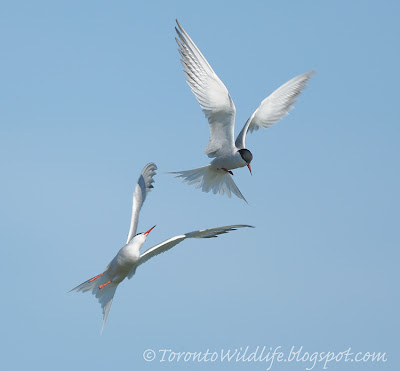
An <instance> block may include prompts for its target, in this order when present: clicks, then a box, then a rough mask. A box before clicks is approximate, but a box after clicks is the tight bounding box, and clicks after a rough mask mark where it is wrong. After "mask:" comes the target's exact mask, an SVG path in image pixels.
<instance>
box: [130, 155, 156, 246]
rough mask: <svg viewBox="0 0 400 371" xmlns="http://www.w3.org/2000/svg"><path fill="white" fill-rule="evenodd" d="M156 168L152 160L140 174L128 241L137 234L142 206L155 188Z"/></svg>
mask: <svg viewBox="0 0 400 371" xmlns="http://www.w3.org/2000/svg"><path fill="white" fill-rule="evenodd" d="M156 170H157V166H156V165H155V164H154V163H152V162H150V163H149V164H147V165H146V166H145V167H144V169H143V170H142V173H141V174H140V177H139V180H138V183H137V185H136V188H135V192H133V202H132V217H131V225H130V228H129V233H128V239H127V240H126V243H128V242H129V241H130V240H131V239H132V238H133V237H134V236H135V234H136V228H137V225H138V221H139V212H140V209H141V208H142V205H143V203H144V200H145V199H146V196H147V194H148V193H149V192H150V191H151V189H152V188H153V185H152V183H154V179H153V177H154V175H155V174H156Z"/></svg>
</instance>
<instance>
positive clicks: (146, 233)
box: [144, 226, 156, 236]
mask: <svg viewBox="0 0 400 371" xmlns="http://www.w3.org/2000/svg"><path fill="white" fill-rule="evenodd" d="M155 227H156V226H154V227H151V228H150V229H149V230H148V231H147V232H144V234H145V235H146V236H147V235H148V234H149V233H150V232H151V231H152V230H153V229H154V228H155Z"/></svg>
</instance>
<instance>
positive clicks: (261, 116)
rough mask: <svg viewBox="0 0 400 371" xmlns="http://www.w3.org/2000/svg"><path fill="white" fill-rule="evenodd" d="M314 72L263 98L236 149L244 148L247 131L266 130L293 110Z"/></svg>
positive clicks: (297, 78)
mask: <svg viewBox="0 0 400 371" xmlns="http://www.w3.org/2000/svg"><path fill="white" fill-rule="evenodd" d="M314 72H315V71H311V72H307V73H304V74H302V75H299V76H296V77H295V78H293V79H291V80H290V81H288V82H287V83H286V84H283V85H282V86H281V87H280V88H278V89H276V90H275V91H274V92H273V93H272V94H271V95H270V96H269V97H267V98H265V99H264V100H263V101H262V102H261V104H260V105H259V107H258V108H257V109H256V110H255V111H254V113H253V114H252V115H251V116H250V118H249V119H248V120H247V122H246V124H245V125H244V127H243V129H242V131H241V132H240V133H239V135H238V137H237V138H236V142H235V144H236V147H238V148H239V149H240V148H245V137H246V134H247V132H248V131H250V133H252V132H253V130H258V128H260V127H262V128H268V127H270V126H271V125H273V124H275V123H276V122H278V121H279V120H281V119H282V118H283V117H285V116H286V115H287V114H288V113H289V110H291V109H292V108H293V106H292V104H293V103H294V102H296V100H297V96H298V95H299V94H300V93H301V91H302V90H303V89H304V88H305V87H306V83H307V81H308V80H309V79H310V78H311V76H312V74H313V73H314Z"/></svg>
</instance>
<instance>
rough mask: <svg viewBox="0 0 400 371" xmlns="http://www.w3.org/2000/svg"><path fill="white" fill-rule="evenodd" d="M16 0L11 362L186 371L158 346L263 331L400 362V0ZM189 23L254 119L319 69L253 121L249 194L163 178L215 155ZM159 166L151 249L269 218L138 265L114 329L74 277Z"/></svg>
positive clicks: (6, 189) (123, 230)
mask: <svg viewBox="0 0 400 371" xmlns="http://www.w3.org/2000/svg"><path fill="white" fill-rule="evenodd" d="M0 10H1V11H0V38H1V51H0V61H1V62H0V63H1V71H2V72H1V75H2V77H1V89H0V122H1V128H0V130H1V132H0V150H1V157H0V158H1V171H2V181H1V183H0V189H1V195H2V207H1V209H2V212H1V214H0V215H1V225H2V246H3V249H2V252H3V253H2V258H3V259H2V264H1V277H2V280H1V282H2V286H3V287H2V301H1V302H2V306H1V312H2V319H3V325H2V336H1V340H0V343H1V344H0V345H1V349H2V357H1V363H2V367H3V366H4V367H5V368H4V369H6V370H32V369H40V370H55V369H57V370H68V371H70V370H89V369H93V370H94V369H95V370H97V371H102V370H110V369H124V370H134V369H143V370H159V369H160V367H161V366H162V367H165V368H167V369H186V368H187V367H188V366H187V365H185V364H176V363H174V364H167V363H163V364H160V363H157V362H153V363H146V362H144V361H143V359H142V353H143V351H144V350H145V349H147V348H153V349H155V350H157V349H159V348H170V349H173V350H176V351H206V350H207V349H208V348H210V349H213V350H219V349H220V348H222V347H224V348H236V347H240V346H246V345H250V346H256V345H261V346H262V345H267V346H268V347H269V346H272V347H275V346H279V345H280V346H282V348H283V349H284V350H289V349H290V347H291V346H292V345H296V346H300V345H303V346H304V348H305V349H306V350H307V351H309V352H314V351H325V352H326V351H341V350H346V349H347V348H348V347H352V348H353V349H354V350H355V351H357V352H358V351H361V352H367V351H370V352H373V351H381V352H387V353H388V356H389V361H388V362H387V363H386V364H380V365H372V364H357V365H356V364H352V365H351V368H349V369H363V370H364V369H368V368H371V369H385V370H395V369H396V370H397V369H398V368H399V367H400V362H399V357H398V349H397V345H398V332H399V316H398V313H399V309H400V308H399V289H398V282H399V278H398V261H399V251H398V248H399V232H398V227H399V207H400V205H399V189H400V176H399V133H400V129H399V113H398V111H399V109H398V106H399V103H398V98H399V92H398V90H399V88H398V87H399V85H400V81H399V65H400V58H399V47H398V40H399V21H398V15H399V10H400V6H399V5H398V2H396V1H385V2H378V1H351V2H349V1H335V2H328V1H301V2H300V1H282V2H278V1H243V2H235V1H230V2H228V1H225V2H222V1H221V2H219V1H201V2H188V1H179V2H178V1H172V2H171V1H170V2H167V1H165V2H161V1H159V2H148V3H146V4H145V3H144V2H141V3H139V2H133V1H118V2H109V1H85V2H81V1H68V2H54V1H34V2H33V1H19V2H7V3H4V2H3V4H2V5H1V9H0ZM175 18H178V19H179V20H180V21H181V23H182V25H183V26H184V27H185V28H186V30H187V31H188V32H189V34H190V35H191V37H192V38H193V39H194V41H195V42H196V43H197V45H198V46H199V48H200V49H201V51H202V52H203V53H204V54H205V56H206V58H207V59H208V61H209V62H210V64H211V65H212V67H213V68H214V70H215V71H216V73H217V74H218V75H219V77H220V78H221V79H222V80H223V82H224V83H225V85H226V86H227V88H228V89H229V91H230V93H231V96H232V98H233V100H234V102H235V104H236V108H237V132H238V129H239V127H240V128H241V127H242V125H243V124H244V122H245V120H246V119H247V118H248V116H249V115H250V114H251V113H252V112H253V110H254V109H255V108H256V107H257V105H258V104H259V103H260V102H261V100H262V99H264V98H265V97H266V96H267V95H269V94H270V93H271V92H272V91H273V90H274V89H275V88H277V87H278V86H280V85H281V84H283V83H284V82H286V81H287V80H289V79H290V78H292V77H294V76H296V75H298V74H300V73H303V72H306V71H309V70H312V69H316V70H317V71H318V73H317V74H316V75H315V76H314V77H313V79H312V81H311V82H310V84H309V87H308V88H307V89H306V90H305V91H304V93H303V94H302V95H301V97H300V99H299V101H298V102H297V103H296V109H295V110H294V111H292V112H291V114H290V115H289V116H288V117H287V118H285V119H284V120H283V121H282V122H280V123H279V124H277V125H275V126H274V127H272V128H271V129H268V130H266V131H264V130H260V131H258V132H256V133H253V134H252V135H250V136H249V137H248V139H247V142H246V144H247V146H248V148H250V150H251V151H252V152H253V154H254V160H253V163H252V167H253V176H252V177H251V176H250V175H249V173H248V171H247V169H241V170H238V171H236V172H235V180H236V182H237V185H238V186H239V188H240V189H241V191H242V193H243V194H244V196H245V197H246V198H247V200H248V201H249V205H246V204H245V203H244V202H243V201H241V200H239V199H237V198H232V199H228V198H223V197H217V196H214V195H211V194H205V193H202V192H200V191H198V190H195V188H194V187H189V186H187V185H184V184H182V183H180V182H179V181H178V180H176V179H174V178H173V177H172V176H170V175H167V174H165V172H168V171H176V170H186V169H190V168H193V167H199V166H203V165H205V164H206V163H207V161H208V159H207V157H206V156H205V155H204V154H203V149H204V148H205V146H206V144H207V141H208V125H207V122H206V120H205V118H204V117H203V114H202V112H201V110H200V107H199V105H198V103H197V102H196V100H195V98H194V97H193V96H192V93H191V92H190V89H189V87H188V86H187V84H186V83H185V78H184V75H183V73H182V66H181V65H180V63H179V54H178V52H177V47H176V44H175V41H174V37H175V31H174V22H175ZM150 161H154V162H155V163H156V164H157V165H158V167H159V173H158V175H157V176H156V183H155V189H154V191H153V192H152V193H151V194H150V195H149V197H148V199H147V200H146V203H145V205H144V208H143V210H142V214H141V218H140V221H139V230H140V231H141V230H146V229H148V228H150V227H151V226H153V225H154V224H157V228H156V229H155V230H154V231H153V232H152V233H151V234H150V237H149V238H148V240H147V242H146V247H151V246H152V245H154V244H156V243H158V242H160V241H162V240H163V239H166V238H168V237H170V236H173V235H176V234H180V233H182V232H188V231H191V230H194V229H198V228H207V227H212V226H218V225H227V224H237V223H247V224H253V225H255V226H256V227H257V228H256V229H254V230H240V231H236V232H233V233H231V234H229V235H224V236H221V237H220V238H217V239H211V240H205V241H190V240H189V241H185V242H184V243H182V244H181V245H179V246H177V247H175V248H174V249H173V250H172V251H171V252H169V253H168V254H164V255H161V256H159V257H157V258H155V259H153V260H152V261H149V262H148V263H146V265H144V266H142V267H140V269H138V272H137V274H136V276H135V277H134V279H133V280H131V281H127V282H124V283H123V284H122V285H121V286H120V287H119V289H118V291H117V293H116V297H115V300H114V303H113V306H112V308H111V312H110V316H109V319H108V323H107V326H106V328H105V331H104V333H103V335H102V336H100V335H99V332H100V328H101V322H102V316H101V310H100V306H99V305H98V303H97V302H96V300H95V299H94V298H93V297H92V296H91V295H89V294H85V295H81V294H79V295H78V294H75V293H72V294H66V292H67V291H68V290H69V289H70V288H72V287H74V286H75V285H77V284H79V283H80V282H82V281H84V280H85V279H87V278H90V277H91V276H93V275H95V274H98V273H100V272H101V271H102V270H103V269H104V267H105V266H106V265H107V264H108V262H109V260H110V259H111V258H112V257H113V256H114V254H115V253H116V252H117V251H118V249H119V248H120V247H121V246H122V245H123V244H124V242H125V238H126V235H127V233H128V227H129V221H130V212H131V196H132V191H133V189H134V186H135V183H136V180H137V178H138V176H139V173H140V171H141V169H142V168H143V166H144V165H145V164H146V163H148V162H150ZM190 366H191V367H193V368H196V369H205V368H206V367H207V368H208V367H210V368H212V369H220V368H223V369H231V368H233V369H242V368H245V367H246V369H255V370H256V369H260V370H261V369H265V366H264V365H260V364H250V365H243V364H230V365H227V364H221V363H219V362H216V363H214V364H211V365H210V364H207V365H205V364H196V363H195V364H191V365H190ZM305 367H306V366H303V365H298V364H286V365H283V364H281V365H275V366H274V367H273V369H284V370H300V369H305ZM318 367H320V366H318ZM345 367H349V365H348V364H344V363H339V364H337V365H336V364H333V363H332V364H330V365H329V369H342V368H345ZM319 369H320V368H319Z"/></svg>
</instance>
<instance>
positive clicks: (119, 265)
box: [70, 163, 252, 332]
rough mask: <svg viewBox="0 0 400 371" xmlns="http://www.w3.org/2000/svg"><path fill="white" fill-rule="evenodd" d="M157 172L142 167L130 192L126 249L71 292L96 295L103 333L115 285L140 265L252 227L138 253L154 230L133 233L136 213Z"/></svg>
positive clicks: (202, 234)
mask: <svg viewBox="0 0 400 371" xmlns="http://www.w3.org/2000/svg"><path fill="white" fill-rule="evenodd" d="M156 170H157V166H156V165H155V164H154V163H149V164H147V165H146V166H145V168H144V169H143V171H142V173H141V175H140V177H139V180H138V183H137V185H136V188H135V191H134V193H133V204H132V217H131V224H130V228H129V233H128V239H127V241H126V244H125V246H123V247H122V248H121V249H120V250H119V251H118V253H117V255H115V257H114V259H113V260H111V262H110V263H109V264H108V266H107V267H106V269H105V270H104V272H102V273H100V274H98V275H96V276H94V277H93V278H90V279H89V280H87V281H85V282H83V283H82V284H80V285H79V286H77V287H75V288H73V289H72V290H70V291H74V290H75V291H78V292H79V291H81V292H87V291H91V292H92V294H93V295H95V296H96V298H97V299H98V301H99V303H100V305H101V307H102V309H103V325H102V328H101V332H103V329H104V325H105V324H106V321H107V316H108V313H109V311H110V308H111V304H112V300H113V297H114V294H115V291H116V290H117V287H118V285H119V284H120V283H121V282H122V281H123V280H124V279H125V278H127V277H128V279H131V278H132V277H133V275H134V274H135V272H136V269H137V267H138V266H140V265H142V264H143V263H145V262H146V261H148V260H149V259H151V258H152V257H154V256H156V255H159V254H161V253H163V252H165V251H168V250H170V249H171V248H172V247H174V246H175V245H177V244H178V243H180V242H182V241H183V240H185V239H186V238H212V237H217V236H218V235H220V234H224V233H228V232H230V231H234V230H236V229H237V228H243V227H251V226H249V225H229V226H225V227H218V228H211V229H203V230H200V231H194V232H189V233H185V234H181V235H179V236H175V237H172V238H170V239H168V240H166V241H164V242H161V243H159V244H158V245H156V246H153V247H152V248H150V249H148V250H146V251H145V252H143V253H140V249H141V247H142V246H143V244H144V242H145V241H146V238H147V236H148V235H149V233H150V232H151V231H152V230H153V228H154V227H155V226H154V227H152V228H150V229H149V230H147V231H146V232H143V233H137V234H136V228H137V225H138V221H139V212H140V209H141V208H142V205H143V203H144V201H145V199H146V196H147V194H148V193H149V192H150V190H151V189H152V188H153V185H152V183H153V182H154V179H153V177H154V175H155V174H156V172H155V171H156ZM251 228H252V227H251Z"/></svg>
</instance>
